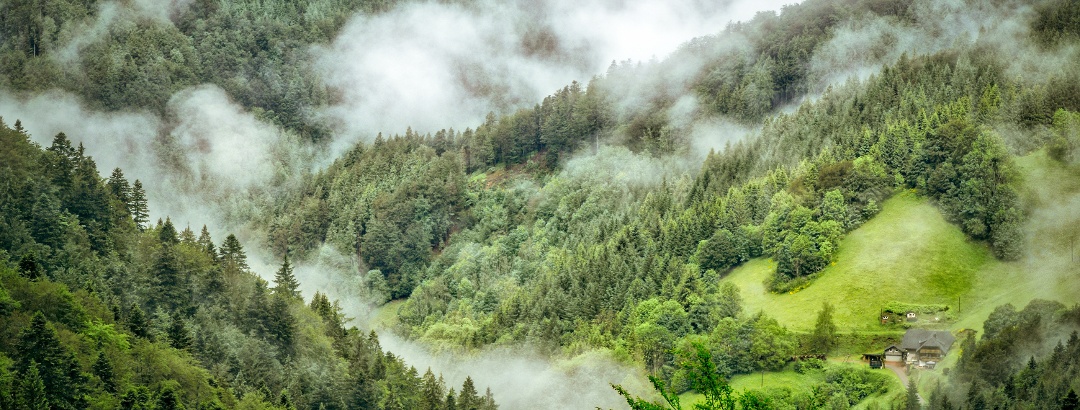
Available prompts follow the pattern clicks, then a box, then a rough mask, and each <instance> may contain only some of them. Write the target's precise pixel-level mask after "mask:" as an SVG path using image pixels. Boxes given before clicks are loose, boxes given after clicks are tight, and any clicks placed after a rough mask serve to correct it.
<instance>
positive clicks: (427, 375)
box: [420, 367, 445, 410]
mask: <svg viewBox="0 0 1080 410" xmlns="http://www.w3.org/2000/svg"><path fill="white" fill-rule="evenodd" d="M443 390H444V389H443V387H442V386H441V385H439V381H438V380H437V379H435V374H434V373H432V372H431V368H430V367H429V368H428V369H427V371H426V372H424V376H423V378H422V382H421V392H420V405H421V408H423V409H427V410H441V409H442V408H443V405H444V404H445V402H444V401H443V398H444V397H443Z"/></svg>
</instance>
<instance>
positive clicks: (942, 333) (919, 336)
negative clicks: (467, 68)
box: [900, 329, 956, 354]
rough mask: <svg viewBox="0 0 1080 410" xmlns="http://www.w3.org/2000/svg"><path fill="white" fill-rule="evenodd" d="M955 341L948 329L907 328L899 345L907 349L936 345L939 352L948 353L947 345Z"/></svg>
mask: <svg viewBox="0 0 1080 410" xmlns="http://www.w3.org/2000/svg"><path fill="white" fill-rule="evenodd" d="M955 341H956V337H955V336H953V335H952V333H950V332H949V331H948V330H926V329H908V331H907V333H904V341H903V342H901V343H900V346H901V347H903V348H904V350H907V351H917V350H919V349H921V348H923V347H936V348H939V349H941V353H943V354H947V353H949V347H951V346H952V344H953V342H955Z"/></svg>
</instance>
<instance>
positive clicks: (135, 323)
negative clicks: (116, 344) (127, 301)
mask: <svg viewBox="0 0 1080 410" xmlns="http://www.w3.org/2000/svg"><path fill="white" fill-rule="evenodd" d="M127 327H128V330H130V331H131V334H133V335H135V336H136V337H141V338H144V339H146V338H149V337H150V320H149V319H147V317H146V313H145V312H143V310H142V308H140V307H139V305H137V304H135V303H132V304H131V307H130V308H129V309H128V318H127Z"/></svg>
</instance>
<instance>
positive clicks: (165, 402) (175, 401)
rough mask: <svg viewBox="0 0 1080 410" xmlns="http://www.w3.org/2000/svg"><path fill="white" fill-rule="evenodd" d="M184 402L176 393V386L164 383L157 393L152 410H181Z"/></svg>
mask: <svg viewBox="0 0 1080 410" xmlns="http://www.w3.org/2000/svg"><path fill="white" fill-rule="evenodd" d="M183 409H184V404H183V403H181V402H180V398H179V397H177V395H176V388H175V387H173V386H172V385H170V384H166V385H165V386H164V387H162V388H161V391H160V392H159V393H158V398H157V403H156V406H154V410H183Z"/></svg>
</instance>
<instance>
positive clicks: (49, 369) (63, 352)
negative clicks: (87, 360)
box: [15, 312, 85, 408]
mask: <svg viewBox="0 0 1080 410" xmlns="http://www.w3.org/2000/svg"><path fill="white" fill-rule="evenodd" d="M17 352H18V355H17V356H16V362H15V369H16V371H17V372H18V373H19V374H20V375H22V376H23V377H30V376H31V372H32V371H33V370H37V371H38V372H40V377H41V381H42V383H44V390H45V393H46V394H45V395H46V397H47V398H48V400H49V404H50V406H55V407H61V408H80V407H82V406H83V405H84V403H83V397H82V392H83V388H84V383H85V379H84V376H83V375H82V373H81V371H80V369H79V365H78V362H76V361H75V357H74V355H73V354H72V352H71V351H69V350H68V349H67V348H65V347H64V346H63V345H62V344H60V340H59V339H58V337H57V335H56V330H55V329H54V328H53V327H52V325H50V324H49V323H48V322H47V321H46V320H45V316H44V315H42V314H41V312H38V313H36V314H34V318H33V320H32V321H31V322H30V325H29V326H27V327H26V328H25V329H23V331H22V332H21V333H19V340H18V343H17ZM32 367H35V369H33V370H32V369H31V368H32ZM35 383H36V382H35ZM28 388H29V387H28ZM34 389H36V387H34ZM34 400H37V399H34ZM27 403H28V404H32V403H30V402H27Z"/></svg>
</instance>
